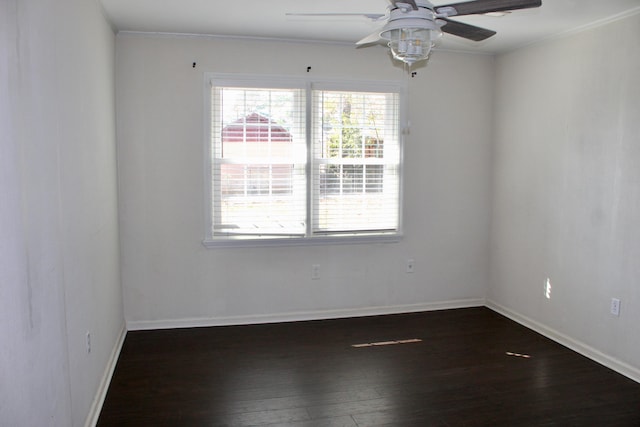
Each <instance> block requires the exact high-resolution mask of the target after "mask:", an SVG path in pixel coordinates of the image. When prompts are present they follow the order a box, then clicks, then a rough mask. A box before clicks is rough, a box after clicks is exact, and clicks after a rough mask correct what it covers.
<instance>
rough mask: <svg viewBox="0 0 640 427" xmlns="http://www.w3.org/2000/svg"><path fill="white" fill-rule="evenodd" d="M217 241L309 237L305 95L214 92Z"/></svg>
mask: <svg viewBox="0 0 640 427" xmlns="http://www.w3.org/2000/svg"><path fill="white" fill-rule="evenodd" d="M212 115H213V119H212V121H211V124H212V130H211V134H212V144H213V149H212V154H213V171H212V176H213V195H214V197H213V234H214V236H232V235H251V236H257V237H259V236H289V235H293V236H295V235H304V234H305V233H306V172H305V171H306V141H305V135H306V131H305V103H304V90H302V89H281V88H243V87H214V88H213V96H212Z"/></svg>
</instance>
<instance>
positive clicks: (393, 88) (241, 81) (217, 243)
mask: <svg viewBox="0 0 640 427" xmlns="http://www.w3.org/2000/svg"><path fill="white" fill-rule="evenodd" d="M214 82H215V85H216V86H222V87H224V86H226V87H233V86H236V87H244V88H261V89H264V88H283V89H304V92H305V96H304V99H305V101H304V102H305V134H306V135H305V137H306V141H305V143H306V166H305V176H306V178H305V179H306V187H307V188H306V216H307V224H306V233H305V235H303V236H300V235H296V236H294V235H291V236H272V237H256V236H254V235H247V236H241V235H237V236H233V237H220V236H216V235H214V232H213V228H214V227H213V225H214V218H213V202H214V200H213V199H214V194H213V190H214V189H213V169H214V168H213V165H214V159H213V147H212V146H213V144H212V137H213V135H212V125H211V124H212V87H213V86H214ZM313 90H329V91H348V92H373V93H383V92H392V93H397V94H398V123H397V127H398V129H397V133H398V135H397V137H398V166H397V167H398V227H397V230H395V231H390V232H377V231H374V232H370V233H366V232H360V231H354V232H346V233H336V234H326V235H325V234H312V233H311V229H312V224H311V218H312V215H313V213H312V209H313V207H312V201H313V198H314V196H313V193H312V185H313V177H312V173H313V171H312V165H313V162H314V159H313V155H314V154H313V143H312V132H313V129H312V122H311V120H312V114H313V113H312V111H313V106H312V104H313V96H312V94H313ZM203 93H204V120H203V122H204V138H203V139H204V156H203V157H204V192H205V194H204V198H203V200H204V205H205V206H204V216H205V217H204V220H205V221H204V223H205V233H204V235H205V237H204V239H203V241H202V244H203V245H204V246H205V247H206V248H221V247H243V246H244V247H260V246H309V245H322V244H360V243H392V242H398V241H400V240H401V238H402V236H403V205H404V203H403V189H404V173H403V171H404V136H405V134H406V133H407V128H408V125H407V122H406V103H407V90H406V82H402V81H392V80H384V81H379V80H347V79H339V80H338V79H321V78H301V77H291V76H272V75H250V74H227V73H213V72H206V73H204V90H203Z"/></svg>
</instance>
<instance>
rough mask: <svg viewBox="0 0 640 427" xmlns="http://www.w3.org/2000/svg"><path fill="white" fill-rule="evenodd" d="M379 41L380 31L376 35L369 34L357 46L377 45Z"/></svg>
mask: <svg viewBox="0 0 640 427" xmlns="http://www.w3.org/2000/svg"><path fill="white" fill-rule="evenodd" d="M379 40H380V31H376V32H375V33H372V34H369V35H368V36H367V37H365V38H363V39H362V40H358V41H357V42H356V46H362V45H365V44H371V43H376V42H378V41H379Z"/></svg>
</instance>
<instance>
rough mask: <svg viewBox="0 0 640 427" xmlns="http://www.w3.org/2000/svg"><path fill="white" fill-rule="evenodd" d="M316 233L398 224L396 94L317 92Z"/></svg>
mask: <svg viewBox="0 0 640 427" xmlns="http://www.w3.org/2000/svg"><path fill="white" fill-rule="evenodd" d="M313 106H314V111H313V118H314V120H315V122H314V124H313V142H314V144H315V147H314V148H315V149H314V168H313V170H314V183H313V189H314V204H313V206H314V212H313V219H314V222H313V231H314V233H316V234H326V233H336V232H350V231H372V232H376V231H378V232H380V231H394V230H397V229H398V225H399V197H400V196H399V195H400V192H399V189H400V184H399V183H400V181H399V177H398V171H399V143H398V114H399V113H398V110H399V107H398V95H397V94H393V93H369V92H344V91H320V90H316V91H314V92H313Z"/></svg>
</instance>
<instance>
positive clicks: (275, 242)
mask: <svg viewBox="0 0 640 427" xmlns="http://www.w3.org/2000/svg"><path fill="white" fill-rule="evenodd" d="M401 239H402V235H401V234H377V235H369V236H316V237H278V238H258V239H256V238H252V237H251V238H243V237H238V238H220V239H214V238H208V239H205V240H203V241H202V245H203V246H204V247H205V248H207V249H217V248H247V247H273V246H317V245H355V244H370V243H397V242H399V241H400V240H401Z"/></svg>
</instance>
